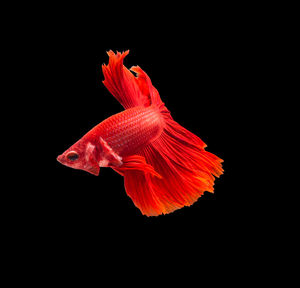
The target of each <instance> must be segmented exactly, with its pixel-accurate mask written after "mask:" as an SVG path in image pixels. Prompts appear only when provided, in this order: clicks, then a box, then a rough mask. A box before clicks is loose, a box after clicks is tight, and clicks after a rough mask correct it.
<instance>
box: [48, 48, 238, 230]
mask: <svg viewBox="0 0 300 288" xmlns="http://www.w3.org/2000/svg"><path fill="white" fill-rule="evenodd" d="M194 44H195V45H196V43H194ZM198 45H199V44H198ZM198 45H197V46H198ZM224 46H226V43H225V44H224V45H223V47H219V46H216V45H215V43H213V44H208V45H202V47H195V46H193V45H192V46H187V47H181V46H180V47H177V48H172V49H170V48H169V49H165V48H162V47H160V46H159V45H157V46H154V47H153V46H152V47H147V46H142V47H140V46H134V47H132V46H125V47H124V46H121V47H120V46H109V45H107V46H104V45H103V46H100V45H99V46H97V49H96V53H95V55H93V57H91V55H88V56H89V57H86V51H85V50H84V52H85V53H82V54H81V51H80V50H77V49H72V53H70V52H71V51H70V50H67V51H65V52H67V53H66V54H62V55H61V61H60V64H59V69H58V73H57V74H56V84H54V86H56V85H57V86H58V88H59V92H55V95H54V99H53V101H56V102H57V109H56V110H55V113H54V115H53V118H52V119H53V120H52V121H51V122H50V123H51V125H50V126H51V128H52V131H53V134H52V141H51V144H52V145H53V146H52V147H51V155H52V156H51V157H52V159H51V167H52V168H51V174H52V173H53V174H52V175H51V177H52V176H53V183H52V184H54V183H55V186H54V187H53V190H52V191H51V192H49V194H48V197H49V198H48V199H45V200H46V201H47V202H48V201H50V203H52V204H53V208H55V209H56V210H57V212H58V214H59V215H60V216H61V218H62V219H64V220H65V221H68V219H69V217H70V219H71V218H73V217H75V219H76V218H80V219H83V220H82V221H87V222H89V221H90V220H91V219H93V221H95V223H101V224H103V223H105V225H106V224H108V223H110V224H109V225H111V224H112V225H116V226H117V227H123V224H124V223H125V224H126V225H127V224H128V225H130V226H131V225H134V224H138V225H141V226H142V227H143V226H144V225H146V226H147V225H164V223H165V224H166V225H168V224H169V225H170V223H173V224H174V225H175V223H177V224H178V223H189V224H191V223H195V224H200V223H202V222H203V221H206V220H204V219H211V218H212V217H216V214H218V213H220V209H219V208H218V207H220V204H219V203H220V202H223V201H227V200H229V199H230V198H231V197H232V192H233V190H234V189H235V188H234V187H233V186H232V185H233V182H232V180H231V177H233V169H234V167H233V165H232V160H233V159H235V158H236V157H235V155H233V154H232V151H233V148H234V145H237V144H236V143H232V139H231V135H232V134H233V133H234V125H235V124H234V123H235V120H234V118H235V116H234V115H232V113H234V110H235V108H234V103H235V101H236V99H235V97H236V95H235V94H236V93H237V91H236V89H237V86H236V84H235V83H236V78H237V77H239V76H238V69H239V64H238V63H237V62H236V59H232V56H233V55H232V54H228V51H229V50H226V49H225V50H224ZM232 48H233V47H231V48H230V49H232ZM110 49H112V50H113V51H115V52H116V51H125V50H128V49H129V50H130V54H129V55H128V56H127V57H126V59H125V65H126V66H127V67H131V66H134V65H139V66H140V67H141V68H142V69H144V70H145V71H146V72H147V73H148V75H149V76H150V78H151V80H152V83H153V85H154V86H155V87H156V88H157V89H158V90H159V92H160V95H161V98H162V99H163V101H164V102H165V103H166V106H167V107H168V109H169V110H170V111H171V113H172V116H173V118H174V119H175V120H176V121H177V122H179V123H180V124H181V125H183V126H184V127H186V128H187V129H189V130H190V131H192V132H193V133H195V134H196V135H198V136H199V137H200V138H201V139H202V140H203V141H204V142H205V143H206V144H207V145H208V147H207V150H208V151H210V152H212V153H214V154H216V155H218V156H219V157H220V158H222V159H224V161H225V162H224V169H225V174H224V175H223V176H221V178H220V179H216V182H215V183H216V184H215V194H211V193H207V192H206V193H205V195H204V196H203V197H201V198H200V199H199V201H198V202H196V203H195V204H194V205H192V206H191V207H186V208H183V209H181V210H178V211H176V212H174V213H172V214H170V215H165V216H160V217H157V218H156V217H155V218H153V217H152V218H147V217H145V216H143V215H142V214H141V213H140V211H139V210H138V209H137V208H136V207H135V206H134V204H133V203H132V201H131V199H130V198H129V197H128V196H127V195H126V192H125V189H124V183H123V178H122V177H121V176H120V175H118V174H117V173H115V172H114V171H113V170H112V169H109V168H102V169H101V171H100V175H99V176H98V177H95V176H93V175H90V174H88V173H86V172H84V171H79V170H73V169H70V168H67V167H64V166H62V165H61V164H59V163H58V162H56V160H55V159H56V156H57V155H59V154H61V153H62V152H64V151H65V150H66V149H67V148H68V147H70V146H71V145H72V144H73V143H75V142H76V141H77V140H79V139H80V138H81V137H82V136H83V135H84V134H85V133H87V132H88V131H89V130H90V129H91V128H92V127H94V126H95V125H97V124H98V123H100V122H101V121H103V120H104V119H106V118H107V117H109V116H111V115H113V114H115V113H118V112H120V111H122V110H123V108H122V106H121V105H120V104H119V103H118V102H117V100H116V99H115V98H114V97H113V96H112V95H111V94H110V93H109V92H108V90H107V89H106V88H105V86H104V85H103V84H102V80H103V75H102V70H101V65H102V64H103V63H107V62H108V56H107V54H106V51H108V50H110ZM43 197H45V196H43ZM209 200H210V201H209ZM212 200H213V201H212ZM54 203H55V204H54ZM47 205H48V204H47ZM225 210H226V209H225ZM55 217H56V216H55Z"/></svg>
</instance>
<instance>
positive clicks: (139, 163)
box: [111, 155, 161, 178]
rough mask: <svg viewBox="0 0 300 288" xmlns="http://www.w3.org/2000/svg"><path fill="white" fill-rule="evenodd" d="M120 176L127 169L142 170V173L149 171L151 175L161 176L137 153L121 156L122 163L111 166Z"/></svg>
mask: <svg viewBox="0 0 300 288" xmlns="http://www.w3.org/2000/svg"><path fill="white" fill-rule="evenodd" d="M111 168H113V169H114V170H115V171H117V172H118V173H119V174H121V175H122V176H124V175H125V173H126V172H127V171H132V170H134V171H142V172H144V173H150V174H151V175H153V176H156V177H158V178H161V176H160V175H159V174H158V173H157V172H156V171H155V170H154V169H153V167H152V166H151V165H149V164H147V163H146V161H145V158H144V157H142V156H139V155H132V156H127V157H125V158H123V165H122V166H120V167H111Z"/></svg>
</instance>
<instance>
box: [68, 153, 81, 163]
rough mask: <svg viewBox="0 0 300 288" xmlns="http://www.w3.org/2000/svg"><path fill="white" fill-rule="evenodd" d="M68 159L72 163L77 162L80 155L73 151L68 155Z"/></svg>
mask: <svg viewBox="0 0 300 288" xmlns="http://www.w3.org/2000/svg"><path fill="white" fill-rule="evenodd" d="M67 158H68V159H69V160H71V161H75V160H77V159H78V158H79V155H78V154H77V153H76V152H74V151H71V152H69V153H68V155H67Z"/></svg>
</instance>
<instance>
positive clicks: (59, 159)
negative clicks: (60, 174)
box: [56, 155, 64, 164]
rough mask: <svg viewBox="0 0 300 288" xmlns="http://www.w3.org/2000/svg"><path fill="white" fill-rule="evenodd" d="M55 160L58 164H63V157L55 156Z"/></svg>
mask: <svg viewBox="0 0 300 288" xmlns="http://www.w3.org/2000/svg"><path fill="white" fill-rule="evenodd" d="M56 160H57V161H58V162H59V163H61V164H64V163H63V155H59V156H57V158H56Z"/></svg>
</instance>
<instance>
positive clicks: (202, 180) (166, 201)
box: [123, 119, 223, 216]
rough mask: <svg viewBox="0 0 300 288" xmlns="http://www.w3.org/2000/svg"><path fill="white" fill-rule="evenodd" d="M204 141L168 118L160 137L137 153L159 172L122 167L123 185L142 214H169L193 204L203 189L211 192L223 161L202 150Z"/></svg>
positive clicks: (221, 172)
mask: <svg viewBox="0 0 300 288" xmlns="http://www.w3.org/2000/svg"><path fill="white" fill-rule="evenodd" d="M204 147H205V144H204V143H203V142H202V141H201V140H200V138H198V137H197V136H195V135H194V134H192V133H191V132H189V131H188V130H186V129H185V128H183V127H182V126H180V125H179V124H178V123H176V122H175V121H173V120H171V119H169V121H167V125H166V128H165V130H164V132H163V133H162V135H161V137H160V138H159V139H158V140H156V141H155V142H154V143H152V144H150V145H148V146H147V147H146V148H145V149H144V150H143V151H141V152H140V153H139V154H140V155H141V156H143V157H144V158H145V159H146V161H147V163H148V164H149V165H151V166H152V167H153V168H154V170H155V171H156V172H157V173H158V174H159V175H160V176H161V177H157V176H155V175H154V174H153V173H147V172H143V171H138V170H126V169H125V170H124V171H123V172H124V174H123V175H124V178H125V179H124V181H125V189H126V192H127V194H128V195H129V196H130V197H131V199H132V200H133V202H134V204H135V205H136V206H137V207H138V208H139V209H140V210H141V212H142V213H143V214H144V215H147V216H157V215H160V214H168V213H171V212H173V211H175V210H177V209H180V208H182V207H184V206H190V205H192V204H193V203H194V202H195V201H197V199H198V198H199V197H200V196H202V195H203V193H204V192H205V191H208V192H212V193H213V192H214V187H213V186H214V180H215V177H219V176H220V175H221V174H223V169H222V164H221V163H222V162H223V160H221V159H220V158H218V157H217V156H215V155H213V154H211V153H209V152H207V151H205V149H204Z"/></svg>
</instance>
